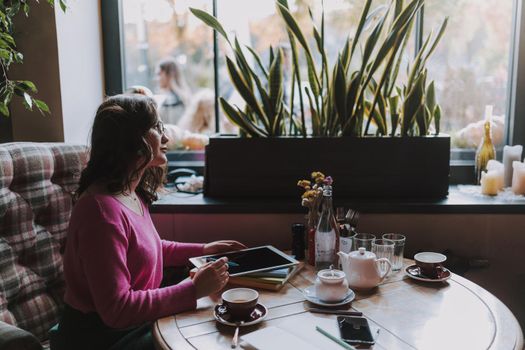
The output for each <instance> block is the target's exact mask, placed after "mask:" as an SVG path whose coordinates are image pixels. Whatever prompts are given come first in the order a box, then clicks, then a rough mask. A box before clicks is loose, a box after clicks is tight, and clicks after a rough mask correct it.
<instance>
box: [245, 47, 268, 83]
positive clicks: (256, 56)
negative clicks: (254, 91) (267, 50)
mask: <svg viewBox="0 0 525 350" xmlns="http://www.w3.org/2000/svg"><path fill="white" fill-rule="evenodd" d="M246 48H247V49H248V51H250V52H251V54H252V56H253V58H255V62H257V65H258V66H259V68H260V69H261V72H263V74H264V77H265V78H266V79H268V71H267V70H266V68H265V67H264V65H263V64H262V60H261V57H260V56H259V55H258V54H257V52H255V50H254V49H252V48H251V47H249V46H246Z"/></svg>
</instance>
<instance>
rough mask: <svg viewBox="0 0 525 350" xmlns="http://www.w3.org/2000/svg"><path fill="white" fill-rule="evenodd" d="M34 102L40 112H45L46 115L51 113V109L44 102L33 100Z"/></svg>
mask: <svg viewBox="0 0 525 350" xmlns="http://www.w3.org/2000/svg"><path fill="white" fill-rule="evenodd" d="M33 102H34V104H35V105H36V108H38V110H39V111H40V112H43V113H44V112H45V113H49V112H50V111H49V107H48V106H47V104H46V103H45V102H44V101H42V100H37V99H36V98H34V99H33Z"/></svg>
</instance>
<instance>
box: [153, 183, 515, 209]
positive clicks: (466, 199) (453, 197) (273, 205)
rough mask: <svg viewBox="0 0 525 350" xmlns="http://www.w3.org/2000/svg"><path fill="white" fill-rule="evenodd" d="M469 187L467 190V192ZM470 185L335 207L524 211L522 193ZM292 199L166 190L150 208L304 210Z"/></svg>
mask: <svg viewBox="0 0 525 350" xmlns="http://www.w3.org/2000/svg"><path fill="white" fill-rule="evenodd" d="M469 190H470V191H469ZM471 190H472V187H464V186H461V185H459V186H458V185H451V186H450V188H449V195H448V197H447V198H445V199H441V200H421V199H418V200H392V199H390V200H384V199H362V200H356V199H347V200H345V199H338V198H335V199H334V203H335V205H336V206H345V207H352V208H354V209H356V210H359V211H360V212H363V213H376V214H377V213H405V214H411V213H428V214H524V213H525V197H524V196H519V197H518V196H515V197H509V196H495V197H489V196H482V195H480V194H474V193H470V192H471ZM299 197H300V195H299V193H298V195H297V198H296V199H293V198H292V199H291V198H284V199H283V198H271V199H259V198H257V199H251V198H249V199H248V198H240V199H234V198H228V199H226V198H222V199H217V198H208V197H203V195H189V194H183V193H170V194H167V195H164V196H162V197H161V198H160V199H159V200H158V201H157V202H155V203H154V204H153V206H152V208H151V212H152V213H156V214H212V213H213V214H217V213H231V214H234V213H246V214H248V213H251V214H253V213H264V214H270V213H281V214H284V213H287V214H293V213H304V212H306V209H305V208H303V207H301V205H300V198H299Z"/></svg>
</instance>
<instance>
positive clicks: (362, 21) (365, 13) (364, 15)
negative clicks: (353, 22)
mask: <svg viewBox="0 0 525 350" xmlns="http://www.w3.org/2000/svg"><path fill="white" fill-rule="evenodd" d="M371 5H372V0H366V3H365V6H364V7H363V12H361V17H360V19H359V24H358V25H357V29H356V32H355V35H354V40H353V42H352V50H351V51H350V56H349V61H350V60H351V58H352V56H353V54H354V51H355V48H356V47H357V43H358V42H359V37H360V36H361V33H362V31H363V28H364V26H365V22H366V19H367V16H368V11H370V6H371Z"/></svg>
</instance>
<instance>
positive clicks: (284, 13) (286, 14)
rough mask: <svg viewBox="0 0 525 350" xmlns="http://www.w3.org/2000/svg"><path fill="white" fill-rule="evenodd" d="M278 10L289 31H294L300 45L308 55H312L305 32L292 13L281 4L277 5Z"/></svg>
mask: <svg viewBox="0 0 525 350" xmlns="http://www.w3.org/2000/svg"><path fill="white" fill-rule="evenodd" d="M277 10H278V11H279V13H280V14H281V17H282V18H283V19H284V22H285V23H286V26H287V27H288V29H289V30H291V31H292V33H293V34H294V35H295V37H296V38H297V40H299V43H300V44H301V46H302V47H303V49H304V50H305V51H306V53H307V54H309V55H311V52H310V47H309V46H308V42H307V41H306V39H305V37H304V35H303V32H302V31H301V28H300V27H299V24H297V22H296V21H295V18H293V16H292V14H291V13H290V11H289V10H288V9H287V8H286V7H284V6H283V5H281V4H280V3H277Z"/></svg>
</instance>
